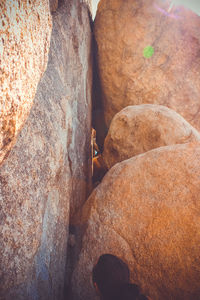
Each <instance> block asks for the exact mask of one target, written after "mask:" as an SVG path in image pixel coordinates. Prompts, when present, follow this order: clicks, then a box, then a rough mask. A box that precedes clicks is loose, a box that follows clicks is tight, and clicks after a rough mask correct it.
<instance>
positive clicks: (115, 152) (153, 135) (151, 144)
mask: <svg viewBox="0 0 200 300" xmlns="http://www.w3.org/2000/svg"><path fill="white" fill-rule="evenodd" d="M192 141H200V133H199V132H198V131H197V130H196V129H194V128H193V127H192V126H191V125H190V124H189V123H188V122H187V121H185V119H184V118H183V117H181V116H180V115H179V114H178V113H176V112H175V111H173V110H171V109H169V108H167V107H165V106H162V105H155V104H142V105H134V106H127V107H126V108H124V109H122V110H121V111H120V112H119V113H117V114H116V115H115V116H114V118H113V119H112V122H111V125H110V128H109V131H108V134H107V137H106V139H105V142H104V152H103V159H104V162H105V163H106V166H107V168H108V169H109V168H111V167H112V166H113V165H114V164H116V163H117V162H120V161H123V160H125V159H128V158H130V157H132V156H135V155H138V154H141V153H144V152H147V151H149V150H152V149H154V148H158V147H161V146H168V145H173V144H183V143H187V142H192Z"/></svg>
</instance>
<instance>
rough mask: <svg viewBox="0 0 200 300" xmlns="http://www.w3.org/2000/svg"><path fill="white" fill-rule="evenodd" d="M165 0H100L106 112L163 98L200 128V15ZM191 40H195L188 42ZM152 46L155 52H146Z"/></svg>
mask: <svg viewBox="0 0 200 300" xmlns="http://www.w3.org/2000/svg"><path fill="white" fill-rule="evenodd" d="M169 5H170V2H169V1H162V0H156V1H154V0H149V1H146V0H135V1H132V0H126V1H124V0H109V1H108V0H101V1H100V2H99V5H98V10H97V16H96V19H95V37H96V41H97V45H98V55H97V59H98V66H99V70H100V79H101V86H102V94H103V104H104V111H105V112H104V115H105V121H106V124H107V127H108V128H109V125H110V122H111V120H112V118H113V116H114V115H115V114H116V113H117V112H119V111H120V110H121V109H122V108H124V107H126V106H128V105H138V104H147V103H149V104H160V105H165V106H168V107H169V108H172V109H173V110H175V111H177V112H178V113H179V114H181V115H182V116H183V117H184V118H185V119H186V120H187V121H188V122H189V123H190V124H191V125H192V126H194V127H195V128H196V129H200V102H199V94H200V54H199V44H200V36H199V27H200V17H199V16H198V15H196V14H195V13H193V12H192V11H190V10H189V9H185V8H184V7H183V6H179V7H175V6H174V7H173V8H172V11H171V12H170V13H168V12H167V10H168V8H169ZM188 45H190V46H188ZM148 46H151V47H153V49H154V54H153V55H152V56H150V57H149V58H146V57H144V50H145V49H146V47H148Z"/></svg>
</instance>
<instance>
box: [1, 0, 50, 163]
mask: <svg viewBox="0 0 200 300" xmlns="http://www.w3.org/2000/svg"><path fill="white" fill-rule="evenodd" d="M0 20H1V21H0V67H1V68H0V85H1V93H0V163H1V162H2V161H3V159H4V157H5V156H6V154H7V153H8V151H9V150H10V149H11V147H12V146H13V145H14V143H15V141H16V136H17V134H18V133H19V132H20V130H21V128H22V126H23V124H24V123H25V121H26V119H27V117H28V115H29V112H30V109H31V106H32V103H33V99H34V96H35V93H36V89H37V85H38V82H39V80H40V78H41V76H42V74H43V73H44V71H45V69H46V66H47V60H48V52H49V46H50V36H51V28H52V22H51V16H50V11H49V1H48V0H35V1H23V0H18V1H17V0H12V1H9V0H3V1H0Z"/></svg>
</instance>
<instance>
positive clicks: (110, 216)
mask: <svg viewBox="0 0 200 300" xmlns="http://www.w3.org/2000/svg"><path fill="white" fill-rule="evenodd" d="M199 178H200V143H187V144H182V145H172V146H166V147H160V148H157V149H154V150H151V151H149V152H146V153H144V154H140V155H137V156H135V157H132V158H130V159H128V160H125V161H123V162H121V163H118V164H116V165H115V166H114V167H112V168H111V169H110V170H109V172H108V173H107V174H106V176H105V177H104V179H103V181H102V183H101V184H100V185H99V186H98V187H97V188H96V189H95V190H94V191H93V193H92V195H91V196H90V197H89V199H88V200H87V202H86V204H85V205H84V207H83V210H82V212H81V214H80V215H79V218H77V223H76V226H77V227H80V228H83V227H85V228H86V230H85V234H84V236H83V240H82V250H81V253H80V256H79V262H78V264H77V266H76V269H75V271H74V274H73V280H72V287H73V295H74V299H76V300H78V299H87V300H90V299H94V297H95V295H94V289H93V288H92V282H91V280H90V279H91V272H92V267H93V265H94V263H96V261H97V259H98V257H99V256H100V255H101V254H103V253H111V254H114V255H117V256H119V257H120V258H122V259H123V260H124V261H125V262H126V263H128V265H129V267H130V270H131V280H132V282H136V283H137V284H139V285H140V286H141V288H142V291H143V293H145V294H147V295H149V296H150V297H151V298H152V299H155V300H160V299H164V300H169V299H170V300H181V299H184V300H190V299H200V288H199V282H200V249H199V240H200V218H199V212H200V184H199Z"/></svg>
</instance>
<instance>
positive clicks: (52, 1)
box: [49, 0, 58, 12]
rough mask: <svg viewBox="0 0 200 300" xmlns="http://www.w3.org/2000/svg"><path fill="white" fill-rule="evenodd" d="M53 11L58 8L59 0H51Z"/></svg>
mask: <svg viewBox="0 0 200 300" xmlns="http://www.w3.org/2000/svg"><path fill="white" fill-rule="evenodd" d="M49 5H50V10H51V12H55V11H56V10H57V8H58V0H49Z"/></svg>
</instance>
